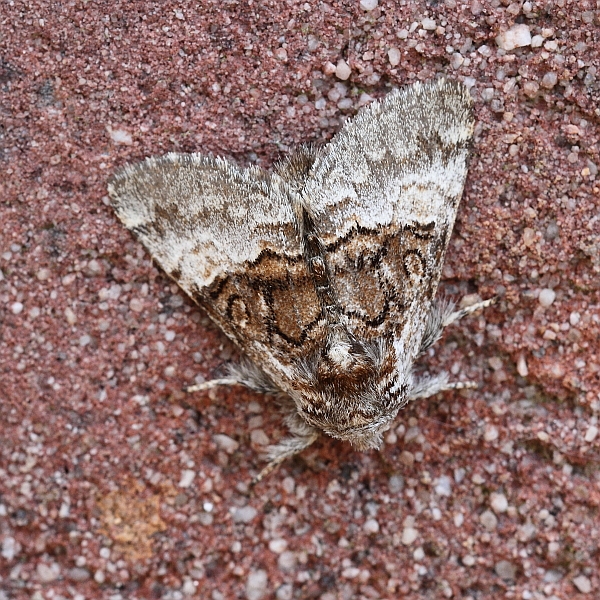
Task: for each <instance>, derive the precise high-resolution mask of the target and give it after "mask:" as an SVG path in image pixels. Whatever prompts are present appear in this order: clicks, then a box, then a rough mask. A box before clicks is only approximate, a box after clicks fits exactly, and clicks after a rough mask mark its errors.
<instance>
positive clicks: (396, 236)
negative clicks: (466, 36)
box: [304, 80, 474, 363]
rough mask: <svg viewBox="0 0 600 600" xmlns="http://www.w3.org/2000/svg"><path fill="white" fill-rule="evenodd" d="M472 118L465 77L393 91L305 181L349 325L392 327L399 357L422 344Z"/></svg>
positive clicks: (376, 330) (365, 330) (371, 331)
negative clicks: (461, 81)
mask: <svg viewBox="0 0 600 600" xmlns="http://www.w3.org/2000/svg"><path fill="white" fill-rule="evenodd" d="M473 125H474V121H473V116H472V101H471V98H470V95H469V93H468V90H467V89H466V88H465V87H464V86H463V85H461V84H458V83H455V82H451V81H445V80H440V81H437V82H432V83H428V84H416V85H414V86H411V87H409V88H405V89H402V90H399V91H394V92H392V93H390V94H388V95H387V96H386V97H385V98H384V99H383V100H382V101H381V102H377V103H373V104H372V105H370V106H369V107H368V108H367V110H365V111H363V112H362V113H360V114H359V115H358V116H357V117H356V118H355V119H353V120H352V121H350V122H349V123H348V124H347V125H346V126H344V127H343V128H342V130H341V131H340V132H339V133H338V135H337V136H336V137H335V138H334V139H333V140H332V142H331V143H330V144H329V145H328V146H327V147H326V149H325V151H324V154H323V156H322V157H320V158H318V159H317V161H316V162H315V165H314V166H313V169H312V172H311V176H310V178H309V180H308V181H307V183H306V187H305V189H304V196H305V198H306V201H307V203H309V204H310V206H311V208H312V211H313V213H314V215H315V223H316V224H317V231H318V235H319V237H320V238H321V240H322V242H323V244H324V247H325V251H326V256H327V261H328V263H329V268H330V270H331V272H332V278H333V286H334V288H335V291H336V293H337V296H338V299H339V302H340V304H341V306H342V310H343V312H344V313H345V314H346V315H347V316H348V317H349V320H350V323H351V325H350V326H351V329H352V330H353V331H354V332H355V334H357V335H359V336H362V337H364V338H366V339H368V338H370V337H375V336H380V335H382V334H385V335H389V336H393V337H394V338H395V342H394V345H395V347H396V354H397V356H398V357H399V359H400V360H401V361H402V362H405V361H406V362H407V363H409V362H411V361H412V360H413V359H414V357H415V355H416V354H417V353H418V350H419V339H420V336H421V334H422V330H423V325H422V324H423V323H424V321H425V319H426V316H427V314H428V312H429V310H430V307H431V301H432V299H433V297H434V295H435V292H436V289H437V285H438V282H439V279H440V274H441V269H442V265H443V260H444V254H445V251H446V247H447V244H448V240H449V237H450V234H451V232H452V227H453V224H454V219H455V216H456V211H457V208H458V203H459V200H460V197H461V194H462V190H463V186H464V181H465V177H466V174H467V158H468V152H469V147H470V142H471V138H472V134H473Z"/></svg>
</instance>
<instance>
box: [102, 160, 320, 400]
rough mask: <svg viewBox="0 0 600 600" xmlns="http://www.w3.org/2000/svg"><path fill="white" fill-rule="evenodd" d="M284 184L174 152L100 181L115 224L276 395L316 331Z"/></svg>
mask: <svg viewBox="0 0 600 600" xmlns="http://www.w3.org/2000/svg"><path fill="white" fill-rule="evenodd" d="M289 186H290V183H289V182H286V181H284V180H283V179H282V178H281V177H280V176H278V175H270V174H268V173H266V172H265V171H263V170H261V169H258V168H250V169H240V168H238V167H236V166H234V165H232V164H231V163H229V162H228V161H225V160H223V159H213V158H210V157H206V156H202V155H199V154H191V155H182V154H174V153H171V154H168V155H166V156H165V157H162V158H150V159H147V160H146V161H144V162H142V163H140V164H138V165H134V166H130V167H126V168H125V169H123V170H122V171H121V172H120V173H118V174H117V175H116V176H115V177H114V178H113V179H112V180H111V182H110V183H109V193H110V195H111V197H112V200H113V204H114V207H115V210H116V212H117V215H118V216H119V218H120V219H121V221H122V222H123V223H124V224H125V225H126V226H127V227H128V228H129V229H130V230H131V231H133V232H134V233H135V234H136V235H137V237H138V238H139V239H140V240H141V242H142V243H143V244H144V246H146V248H147V249H148V250H149V252H150V254H151V255H152V257H153V258H154V259H155V260H156V262H157V263H158V264H159V265H160V266H161V267H162V268H163V269H164V270H165V272H166V273H167V274H168V275H170V276H171V277H172V278H173V279H174V280H175V281H176V282H177V283H178V284H179V285H180V286H181V287H182V288H183V290H184V291H185V292H187V294H189V295H190V296H191V297H192V298H193V299H194V300H195V301H196V302H197V303H198V304H200V305H201V306H202V307H203V308H204V309H205V310H206V311H207V312H208V314H209V315H210V316H211V318H212V319H213V320H214V321H215V322H216V323H217V324H218V325H219V326H220V327H221V328H222V329H223V331H224V332H225V333H226V334H227V335H228V336H229V337H231V338H232V339H233V340H234V341H236V342H237V344H238V345H239V346H240V347H241V349H242V350H243V351H244V353H245V354H246V355H247V356H248V357H249V358H250V359H251V360H253V361H254V362H255V363H256V364H259V365H260V366H261V367H263V368H265V370H266V371H267V372H268V373H269V374H270V375H271V376H272V377H273V379H274V380H275V381H277V382H278V383H279V384H280V385H282V386H283V387H284V389H285V387H287V386H285V385H283V384H284V382H282V381H281V376H282V375H284V376H285V374H286V373H287V372H288V370H289V365H290V361H292V360H293V359H294V357H295V356H296V355H298V356H299V355H301V353H302V352H303V350H302V349H301V348H300V347H301V345H302V344H303V342H305V341H306V339H307V337H309V336H310V337H311V339H312V338H315V339H316V338H319V336H320V334H319V331H320V330H321V329H322V323H321V320H320V306H319V302H318V299H317V297H316V295H315V290H314V285H313V282H312V279H311V277H310V274H309V273H308V271H307V268H306V265H305V263H304V260H303V258H302V251H301V246H300V242H299V237H298V233H297V231H296V227H295V224H294V214H293V210H292V208H291V204H290V200H289V196H290V193H291V192H290V189H289ZM290 299H292V301H290ZM305 350H306V348H304V351H305ZM265 358H268V360H265ZM290 378H292V375H291V373H290Z"/></svg>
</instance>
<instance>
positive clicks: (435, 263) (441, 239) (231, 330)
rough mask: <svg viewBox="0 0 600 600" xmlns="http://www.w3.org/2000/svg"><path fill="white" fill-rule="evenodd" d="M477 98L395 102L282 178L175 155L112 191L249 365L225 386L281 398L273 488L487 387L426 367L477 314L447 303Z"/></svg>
mask: <svg viewBox="0 0 600 600" xmlns="http://www.w3.org/2000/svg"><path fill="white" fill-rule="evenodd" d="M473 127H474V118H473V111H472V100H471V96H470V94H469V92H468V90H467V88H466V87H465V86H464V85H462V84H460V83H457V82H453V81H449V80H445V79H440V80H438V81H434V82H429V83H415V84H414V85H411V86H409V87H405V88H403V89H399V90H395V91H393V92H391V93H389V94H388V95H387V96H386V97H385V98H384V99H383V100H382V101H376V102H373V103H372V104H370V105H369V106H368V107H366V108H364V109H363V110H362V111H360V112H359V114H358V115H357V116H356V117H355V118H354V119H352V120H349V121H347V122H346V123H345V124H344V126H343V127H342V128H341V130H340V131H339V133H338V134H337V135H336V136H335V137H334V138H333V139H332V140H331V142H330V143H329V144H327V145H326V146H325V147H323V148H320V149H319V148H315V147H312V146H304V147H301V148H299V149H298V150H297V151H296V152H294V153H293V154H291V155H290V156H289V157H287V158H286V159H285V160H283V161H282V162H280V163H279V164H277V165H276V166H275V167H274V169H273V171H272V172H268V171H265V170H263V169H261V168H259V167H256V166H252V167H249V168H245V169H244V168H240V167H238V166H236V165H235V164H233V163H231V162H229V161H227V160H224V159H222V158H213V157H210V156H205V155H202V154H176V153H170V154H167V155H166V156H163V157H161V158H148V159H147V160H145V161H144V162H142V163H140V164H137V165H133V166H127V167H125V168H124V169H123V170H121V171H120V172H119V173H117V174H116V175H115V176H114V177H113V178H112V180H111V181H110V183H109V186H108V189H109V193H110V196H111V198H112V203H113V206H114V208H115V211H116V214H117V215H118V217H119V219H120V220H121V221H122V222H123V223H124V224H125V226H126V227H127V228H128V229H130V230H131V231H132V232H133V233H134V234H135V235H136V236H137V237H138V239H139V240H140V241H141V242H142V243H143V244H144V246H145V247H146V248H147V249H148V251H149V252H150V254H151V255H152V257H153V258H154V260H155V261H156V262H157V263H158V264H159V265H160V266H161V267H162V269H163V270H164V271H165V272H166V273H167V274H168V275H169V276H170V277H171V278H172V279H173V280H175V281H176V282H177V283H178V284H179V286H181V288H182V289H183V290H184V291H185V292H186V293H187V294H188V295H189V296H190V297H191V298H192V299H193V300H194V302H196V303H197V304H198V305H199V306H201V307H202V308H203V309H204V310H205V311H206V313H207V314H208V315H209V316H210V317H211V318H212V320H213V321H214V322H215V323H216V324H217V325H218V326H219V327H220V328H221V329H222V330H223V332H224V333H225V334H226V335H227V336H228V337H229V338H230V339H231V340H233V341H234V342H235V344H236V345H237V346H238V348H239V349H240V351H241V353H242V355H243V356H244V359H243V361H242V362H241V364H239V365H237V366H232V367H231V369H230V374H229V376H228V377H226V378H224V379H217V380H213V381H209V382H207V383H204V384H201V385H197V386H192V387H191V388H188V391H198V390H205V389H208V388H209V387H212V386H215V385H223V384H228V385H232V384H240V385H244V386H247V387H249V388H251V389H253V390H256V391H258V392H262V393H265V394H273V395H276V396H278V398H279V401H280V403H281V404H282V406H283V411H284V415H285V416H284V419H285V423H286V424H287V426H288V429H289V437H287V438H285V439H283V440H282V441H281V442H279V443H278V444H276V445H272V446H270V447H269V448H268V460H269V462H268V465H267V466H266V467H265V468H264V469H263V470H262V472H261V473H260V474H259V475H258V477H257V478H256V480H260V479H261V478H262V477H264V475H266V474H267V473H268V472H270V471H271V470H272V469H273V468H275V467H276V466H277V465H278V464H280V463H281V462H282V461H283V460H285V459H286V458H288V457H290V456H293V455H295V454H296V453H298V452H301V451H302V450H304V449H305V448H307V447H308V446H310V445H311V444H312V443H313V442H314V441H315V440H316V439H317V437H318V436H319V435H320V434H321V433H325V434H327V435H329V436H331V437H333V438H337V439H340V440H347V441H348V442H350V443H351V444H353V445H354V446H355V447H356V448H357V449H359V450H366V449H369V448H379V447H380V445H381V442H382V434H383V433H384V432H385V431H386V430H387V429H389V427H390V426H391V424H392V423H393V421H394V419H395V418H396V416H397V414H398V411H399V410H400V409H401V408H403V407H404V406H405V405H406V404H407V403H408V402H410V401H411V400H415V399H417V398H427V397H429V396H432V395H434V394H437V393H439V392H443V391H446V390H455V389H461V388H465V387H474V384H473V383H471V382H466V383H465V382H449V380H448V374H447V373H445V372H442V373H439V374H437V375H433V376H425V377H421V378H419V377H417V376H416V375H415V374H414V373H413V364H414V363H415V360H416V359H417V358H418V356H419V355H420V354H422V353H423V352H424V351H425V350H427V349H428V348H429V347H430V346H431V345H432V344H433V343H435V342H436V341H437V340H438V339H439V338H440V336H441V335H442V331H443V329H444V328H445V327H446V326H448V325H450V324H451V323H453V322H455V321H457V320H458V319H460V318H461V317H464V316H465V315H467V314H469V313H472V312H474V311H476V310H479V309H482V308H485V307H486V306H489V305H490V304H491V303H492V302H493V300H487V301H484V302H480V303H478V304H475V305H473V306H471V307H469V308H467V309H464V310H454V305H453V304H452V303H450V302H448V301H446V300H444V299H441V300H438V301H436V300H435V296H436V290H437V287H438V283H439V280H440V275H441V271H442V266H443V262H444V255H445V252H446V248H447V245H448V240H449V238H450V235H451V233H452V228H453V225H454V221H455V217H456V212H457V209H458V205H459V201H460V198H461V195H462V191H463V186H464V183H465V178H466V175H467V161H468V156H469V149H470V146H471V142H472V136H473Z"/></svg>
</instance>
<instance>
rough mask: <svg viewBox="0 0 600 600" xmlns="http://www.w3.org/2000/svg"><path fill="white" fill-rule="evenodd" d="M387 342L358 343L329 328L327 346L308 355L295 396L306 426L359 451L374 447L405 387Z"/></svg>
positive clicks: (403, 401) (401, 402) (401, 401)
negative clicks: (347, 442)
mask: <svg viewBox="0 0 600 600" xmlns="http://www.w3.org/2000/svg"><path fill="white" fill-rule="evenodd" d="M397 364H398V361H397V360H396V353H395V351H394V347H393V345H392V344H391V342H389V341H388V340H384V339H378V340H374V341H361V340H358V339H356V338H355V337H354V336H353V335H351V334H350V333H348V332H347V331H346V330H344V329H342V328H340V329H339V330H337V331H333V332H332V334H331V335H330V336H329V339H328V341H327V344H326V345H325V346H324V348H322V349H321V350H320V351H319V352H318V353H316V354H315V355H313V356H312V357H310V358H308V359H307V360H306V361H305V362H304V363H303V364H302V365H301V368H300V371H301V376H300V377H299V379H298V386H297V388H296V394H294V400H295V402H296V408H297V410H298V413H299V414H300V416H301V417H302V418H303V419H304V420H305V421H306V422H307V423H309V424H310V425H312V426H313V427H316V428H317V429H320V430H321V431H323V432H324V433H326V434H328V435H330V436H332V437H334V438H338V439H341V440H346V441H349V442H350V443H351V444H352V445H354V446H355V447H356V448H358V449H359V450H367V449H369V448H379V446H380V445H381V442H382V436H383V433H384V432H385V431H386V430H387V429H389V427H390V425H391V423H392V421H393V420H394V418H395V417H396V414H397V413H398V410H399V409H400V408H402V406H404V404H406V398H407V389H408V385H407V383H406V382H405V381H404V380H405V379H406V378H405V377H403V376H402V374H400V373H399V372H398V369H397Z"/></svg>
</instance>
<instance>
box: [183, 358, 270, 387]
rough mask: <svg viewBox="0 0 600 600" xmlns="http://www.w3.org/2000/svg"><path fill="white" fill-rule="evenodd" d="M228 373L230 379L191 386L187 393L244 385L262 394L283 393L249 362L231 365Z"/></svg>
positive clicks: (225, 378)
mask: <svg viewBox="0 0 600 600" xmlns="http://www.w3.org/2000/svg"><path fill="white" fill-rule="evenodd" d="M228 371H229V377H223V378H222V379H212V380H211V381H205V382H204V383H199V384H197V385H190V386H188V387H187V388H186V391H187V392H201V391H205V390H210V389H212V388H214V387H217V386H219V385H243V386H245V387H247V388H250V389H251V390H254V391H255V392H260V393H262V394H279V393H281V390H280V389H279V388H278V387H277V386H276V385H275V384H274V383H273V382H272V381H271V379H270V378H269V377H268V375H267V374H266V373H265V372H264V371H262V370H261V369H259V368H258V367H257V366H256V365H254V364H253V363H251V362H250V361H248V360H243V361H242V362H241V363H240V364H239V365H230V366H229V367H228Z"/></svg>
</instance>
